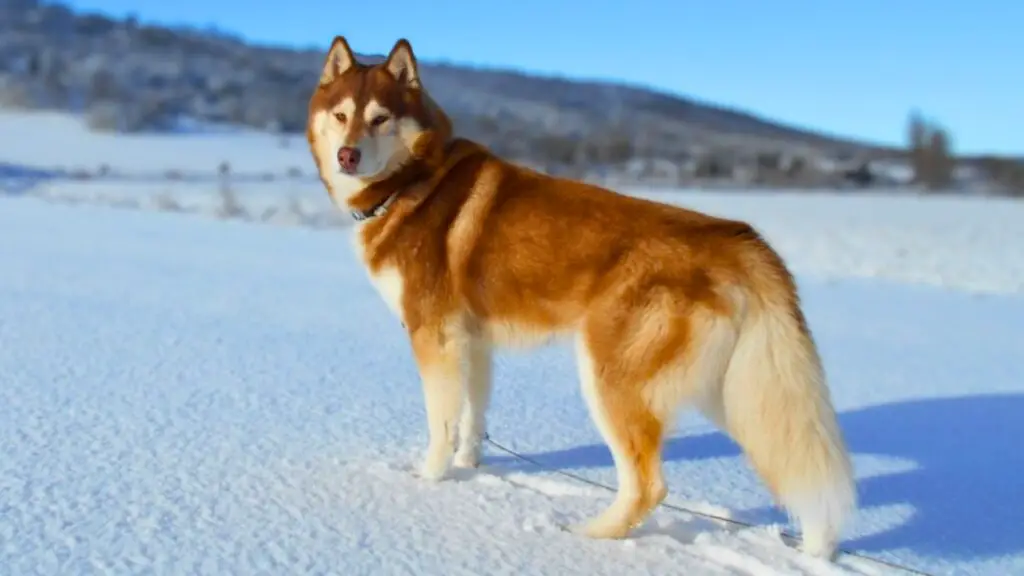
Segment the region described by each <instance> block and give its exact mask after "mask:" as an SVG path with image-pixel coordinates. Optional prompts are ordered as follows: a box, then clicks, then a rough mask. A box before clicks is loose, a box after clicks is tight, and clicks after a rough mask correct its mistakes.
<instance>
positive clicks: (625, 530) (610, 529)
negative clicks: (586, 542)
mask: <svg viewBox="0 0 1024 576" xmlns="http://www.w3.org/2000/svg"><path fill="white" fill-rule="evenodd" d="M568 530H569V532H571V533H573V534H576V535H577V536H584V537H586V538H594V539H598V540H606V539H620V538H625V537H626V536H628V535H629V532H630V526H628V525H626V524H623V523H622V522H618V521H616V519H615V518H613V517H611V516H608V515H602V516H598V517H597V518H593V519H591V520H589V521H586V522H582V523H580V524H573V525H571V526H569V527H568Z"/></svg>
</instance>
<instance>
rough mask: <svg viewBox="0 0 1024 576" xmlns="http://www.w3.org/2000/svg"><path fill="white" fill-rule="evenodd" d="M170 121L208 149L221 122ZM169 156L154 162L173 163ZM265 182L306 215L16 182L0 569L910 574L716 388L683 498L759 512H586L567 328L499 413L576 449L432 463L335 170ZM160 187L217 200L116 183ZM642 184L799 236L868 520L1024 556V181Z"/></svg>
mask: <svg viewBox="0 0 1024 576" xmlns="http://www.w3.org/2000/svg"><path fill="white" fill-rule="evenodd" d="M0 125H2V123H0ZM79 136H80V137H81V138H83V139H86V138H87V137H91V136H90V135H79ZM146 138H149V139H151V140H153V141H154V142H156V144H153V146H158V147H159V146H166V147H167V149H168V150H170V151H171V152H173V154H172V156H173V157H174V158H176V159H177V160H178V161H180V162H181V166H182V167H183V168H186V169H187V168H189V166H199V164H198V159H199V156H198V154H199V153H198V152H196V151H195V150H194V147H196V146H199V145H197V144H195V142H196V141H197V139H203V138H207V136H205V135H204V136H196V135H187V136H183V137H177V136H175V137H173V138H181V139H179V140H173V141H174V142H177V143H178V144H177V148H174V147H173V146H172V145H171V144H167V143H162V142H164V141H160V140H159V137H156V136H149V137H146ZM165 138H166V137H165ZM210 138H221V139H226V138H238V142H239V144H238V146H237V147H238V148H239V149H243V148H244V147H245V146H250V147H251V148H252V150H256V149H258V148H260V146H265V147H267V148H268V149H270V148H272V144H271V143H264V144H259V143H258V142H257V141H256V140H246V139H245V138H248V136H237V135H223V134H217V135H214V136H210ZM171 140H172V139H171V138H167V141H168V142H169V141H171ZM118 142H122V141H119V140H116V139H113V137H112V139H111V143H110V144H108V146H109V147H110V148H109V150H108V152H107V154H110V155H109V156H103V155H102V154H99V153H97V156H95V157H90V158H88V162H90V163H91V162H94V161H104V162H110V164H111V165H112V166H114V167H117V164H116V162H113V160H117V159H118V158H119V157H121V156H120V152H118V150H127V149H129V148H132V147H133V146H135V143H137V141H133V142H131V143H129V144H124V143H121V144H118ZM243 142H248V144H242V143H243ZM51 143H52V140H51ZM182 143H184V145H182ZM221 144H222V145H224V142H223V141H222V142H221ZM26 146H27V145H26ZM140 146H141V145H140ZM17 148H18V146H12V145H11V142H10V139H0V162H9V163H10V164H12V165H18V166H24V167H26V168H38V169H46V168H54V167H57V168H62V167H64V168H66V167H67V166H66V165H65V166H57V165H56V164H49V163H47V162H41V161H39V160H40V158H42V156H36V157H32V156H31V155H29V154H28V153H27V152H26V153H25V155H24V156H22V157H18V156H16V155H15V154H14V153H13V151H14V150H16V149H17ZM8 149H9V150H8ZM42 149H43V148H42V147H41V148H40V151H39V152H37V153H36V154H42V153H43V152H42ZM174 150H177V152H174ZM8 152H11V154H10V155H8ZM148 154H150V152H145V153H144V152H139V159H137V160H126V164H125V166H126V167H125V168H124V170H125V171H130V170H139V171H143V170H148V169H158V168H162V167H163V166H164V164H160V163H159V161H158V160H156V159H152V158H150V157H149V156H147V155H148ZM190 154H197V156H196V157H191V156H190ZM238 154H239V156H244V154H243V153H242V152H238ZM252 154H253V155H254V156H258V155H259V154H264V152H256V151H253V152H252ZM265 154H266V156H267V157H268V158H269V157H271V156H272V155H273V154H272V153H271V152H270V151H267V152H265ZM83 157H84V156H83ZM126 157H127V155H126ZM77 158H80V157H76V156H72V157H70V158H69V159H65V160H67V162H69V163H74V162H78V160H77ZM165 159H166V158H165ZM130 162H136V164H130ZM189 162H196V163H194V164H189ZM268 162H270V161H269V160H268ZM274 162H278V163H279V165H280V166H284V165H287V164H290V163H291V159H289V158H279V159H278V160H274ZM82 163H84V161H82ZM147 163H149V164H147ZM204 166H205V164H204ZM248 186H252V187H254V188H258V192H254V193H252V194H247V193H246V192H244V191H240V192H239V198H240V200H241V202H242V203H243V204H245V205H249V204H246V203H247V202H248V203H257V204H258V203H259V202H264V203H265V205H262V208H264V209H265V208H266V206H268V205H274V204H275V203H276V204H277V205H286V202H287V199H288V198H289V197H293V196H289V195H290V194H294V195H295V196H294V197H301V199H302V200H304V201H306V202H307V203H308V204H306V207H305V211H304V212H303V214H304V216H303V217H297V218H295V219H294V220H290V221H282V222H281V223H283V224H288V225H287V226H273V225H258V224H251V223H245V222H241V221H239V220H218V219H216V218H213V217H212V216H214V215H215V213H216V211H215V208H216V207H217V205H218V202H220V195H219V194H218V192H217V189H216V184H215V183H209V184H203V183H152V182H151V183H147V182H137V183H134V184H132V183H116V182H114V183H109V184H108V183H105V182H100V181H93V182H72V181H66V180H60V179H57V180H54V181H48V180H43V181H41V182H39V183H38V184H35V185H33V187H32V188H31V189H30V190H29V191H28V192H26V193H22V194H21V195H20V196H18V197H10V198H0V263H2V268H0V270H2V272H0V567H2V568H0V573H4V574H6V573H11V574H19V575H20V574H84V573H103V572H111V573H119V574H121V573H143V572H145V573H149V572H159V573H165V572H175V573H178V572H185V573H199V574H225V573H241V574H254V575H255V574H285V573H287V574H295V573H312V574H474V575H477V574H566V573H579V572H585V573H592V574H631V573H651V574H675V573H680V572H685V573H688V574H758V575H760V574H812V575H826V574H894V573H898V572H896V571H894V570H893V569H890V568H886V567H881V566H878V565H875V564H872V563H869V562H866V561H864V560H862V559H858V558H850V557H844V558H842V559H841V560H840V561H839V562H838V564H835V565H829V564H826V563H824V562H821V561H817V560H813V559H810V558H807V557H805V556H803V555H801V554H800V553H799V552H797V551H795V550H792V549H790V548H788V547H786V546H785V545H784V544H782V543H781V542H780V539H779V537H778V535H777V534H778V530H779V528H780V527H786V528H787V529H788V528H789V525H788V523H787V520H786V518H785V517H784V516H783V515H782V514H781V513H779V512H778V511H777V510H775V509H774V508H772V506H771V501H770V499H769V497H768V494H767V492H766V491H765V489H764V488H763V486H762V485H761V484H760V482H759V481H758V480H757V478H756V477H755V476H754V475H753V473H752V472H751V471H750V470H749V468H748V467H747V465H746V463H745V461H744V460H743V458H742V457H741V456H740V455H739V453H738V451H737V449H736V447H735V445H734V444H733V443H732V442H731V441H729V440H728V439H727V438H726V437H724V436H722V435H721V434H719V433H717V432H716V431H715V430H714V429H713V428H711V427H710V426H709V425H708V424H707V423H706V422H705V421H704V420H703V419H701V418H699V417H698V416H696V415H692V414H689V415H686V416H684V417H683V418H682V419H681V421H680V422H679V426H678V429H677V430H676V431H675V434H674V435H673V437H672V438H671V439H670V440H669V442H668V444H667V447H666V453H665V457H666V461H667V464H666V468H665V469H666V474H667V475H668V478H669V488H670V495H669V503H671V504H674V505H681V506H686V507H690V508H692V509H697V510H702V511H707V512H711V513H715V514H722V515H726V516H729V517H733V518H736V519H740V520H744V521H751V522H754V523H755V524H756V527H755V528H751V529H740V530H737V529H736V528H734V527H729V526H725V525H722V524H720V523H716V522H713V521H711V520H707V519H704V518H701V517H698V516H692V515H688V514H685V513H681V512H677V511H673V510H668V509H661V510H659V511H657V512H656V514H655V515H654V517H653V518H652V519H651V520H650V522H649V523H648V524H647V525H646V526H644V527H643V528H642V529H641V530H640V531H639V532H638V533H637V536H636V538H633V539H630V540H627V541H622V542H594V541H588V540H583V539H581V538H579V537H576V536H573V535H571V534H568V533H566V532H564V531H562V530H561V529H560V528H559V527H560V526H562V525H564V524H566V523H571V522H575V521H578V520H581V519H583V518H585V517H587V516H590V515H592V514H594V513H596V512H598V511H599V510H601V509H602V508H603V507H604V506H605V505H607V504H608V503H609V502H610V499H611V494H610V493H608V492H606V491H603V490H601V489H599V488H595V487H593V486H589V485H586V484H584V483H581V482H577V481H575V480H573V479H571V478H567V477H564V476H562V475H559V474H557V473H556V472H553V471H552V470H562V471H565V472H570V473H573V474H578V475H580V476H583V477H585V478H588V479H590V480H593V481H597V482H601V483H604V484H606V485H614V482H615V474H614V470H613V468H612V463H611V458H610V456H609V454H608V452H607V450H606V448H605V447H604V446H603V445H602V444H601V442H600V438H599V435H598V433H597V431H596V430H595V428H594V426H593V425H592V424H591V422H590V420H589V417H588V415H587V413H586V408H585V406H584V403H583V400H582V397H581V395H580V391H579V387H578V383H577V380H576V370H575V367H574V366H573V363H572V362H573V360H572V354H571V351H570V350H568V349H566V348H563V347H551V348H545V349H540V350H537V351H533V352H530V353H528V354H502V355H501V356H500V357H499V359H498V364H497V367H496V371H495V378H496V387H495V395H494V401H493V405H492V409H491V412H490V422H489V426H488V429H489V432H490V435H491V436H492V437H493V438H494V439H495V440H496V441H497V442H500V443H501V444H502V445H504V446H508V447H510V448H512V449H514V450H516V451H518V452H520V453H522V454H524V455H526V456H528V457H530V458H532V459H536V460H538V461H540V462H542V463H543V464H544V465H546V466H547V467H549V468H550V470H540V469H538V468H537V467H535V466H532V465H530V464H527V463H524V462H523V461H521V460H517V459H514V458H511V457H509V456H508V455H506V454H503V453H501V452H500V451H497V450H495V449H494V448H493V447H488V448H487V450H488V452H487V454H486V457H485V467H484V468H483V469H482V470H480V471H477V472H470V471H455V472H453V473H452V475H451V476H450V477H449V478H448V479H446V480H444V481H442V482H440V483H436V484H433V483H427V482H424V481H422V480H420V479H418V478H417V477H416V475H415V473H414V470H415V469H416V465H417V464H418V461H419V458H420V456H421V454H422V450H423V448H425V444H426V429H425V422H424V417H423V408H422V399H421V394H420V390H419V383H418V379H417V375H416V371H415V368H414V365H413V362H412V359H411V356H410V352H409V350H408V345H407V343H406V341H405V339H404V335H403V332H402V329H401V326H400V325H399V324H398V323H397V321H395V320H394V318H393V316H392V315H391V314H390V313H388V311H387V309H386V307H385V304H384V303H383V301H382V300H381V299H380V298H379V297H378V296H377V295H376V294H375V293H374V292H373V289H372V288H371V286H370V284H369V282H368V281H367V280H366V276H365V273H364V272H363V271H362V270H361V269H360V268H359V267H358V264H357V262H356V259H355V256H354V255H353V254H352V252H351V249H350V242H349V240H348V238H347V235H348V234H349V230H348V229H346V228H345V226H344V220H343V219H341V220H338V221H335V222H334V223H332V224H330V225H323V226H319V227H315V226H314V227H310V226H296V225H295V224H303V223H309V222H308V218H309V215H308V214H306V212H307V211H308V212H309V213H313V212H315V211H317V210H320V211H322V212H324V213H326V211H327V210H329V206H327V204H326V198H324V197H323V195H322V192H321V191H319V190H318V189H316V187H315V185H313V184H308V183H307V184H302V183H296V184H294V188H295V189H294V191H292V190H291V189H290V188H288V186H290V184H282V183H277V188H278V191H277V192H275V184H274V183H261V184H259V185H258V186H257V185H256V184H252V185H248V184H247V185H244V186H241V188H242V189H243V190H245V189H249V188H248ZM105 187H107V188H108V189H111V190H113V192H107V193H108V194H112V195H113V196H107V197H97V195H99V194H102V193H104V192H103V190H104V188H105ZM133 187H134V188H133ZM161 187H162V190H163V191H165V192H167V193H168V194H170V195H172V196H173V197H175V198H179V199H184V200H183V202H185V201H187V202H191V203H192V204H190V206H193V207H194V208H195V210H196V211H197V212H199V215H198V216H195V215H193V216H186V215H181V214H176V213H172V212H167V211H155V210H154V211H145V210H117V209H112V208H111V207H110V206H103V205H101V204H103V203H107V204H110V203H112V202H110V198H115V199H116V198H121V199H124V198H129V195H130V194H131V193H132V192H131V191H132V190H133V189H135V190H137V191H139V193H140V194H145V193H147V192H151V193H154V194H156V193H159V192H156V191H157V190H160V189H161ZM58 192H59V194H58ZM635 192H637V193H640V194H644V195H652V196H657V197H659V198H662V199H665V200H669V201H673V202H680V203H685V204H687V205H691V206H694V207H697V208H701V209H706V210H709V211H713V212H718V213H725V214H730V215H737V216H741V217H748V218H750V219H751V220H752V221H753V222H754V223H755V224H756V225H758V226H759V227H760V228H761V229H762V230H764V231H765V233H766V235H767V236H768V237H769V239H771V240H772V241H773V242H775V243H776V244H777V245H778V246H779V247H780V249H781V250H782V252H783V254H784V255H785V256H786V257H787V258H789V259H790V260H791V261H792V262H793V265H794V268H795V269H796V270H797V272H798V275H799V280H800V284H801V290H802V294H803V298H804V301H805V305H806V309H807V314H808V317H809V321H810V324H811V328H812V330H813V331H814V333H815V336H816V337H817V339H818V341H819V343H820V345H821V348H822V353H823V355H824V359H825V363H826V368H827V370H828V373H829V376H830V381H831V385H832V390H833V395H834V398H835V402H836V405H837V407H838V408H839V410H840V412H841V424H842V427H843V430H844V432H845V434H846V435H847V438H848V441H849V443H850V445H851V449H852V451H853V453H854V462H855V466H856V469H857V475H858V488H859V493H860V498H861V504H862V508H861V510H860V511H859V513H858V516H857V517H856V518H855V520H854V522H853V524H852V525H851V526H850V528H849V530H848V532H847V534H846V538H845V540H844V542H843V543H842V545H843V547H844V548H846V549H852V550H856V551H858V552H859V553H862V554H866V555H869V556H875V557H878V558H883V559H886V560H889V561H895V562H898V563H901V564H905V565H908V566H912V567H915V568H917V569H921V570H925V571H927V572H930V573H933V574H957V575H960V574H1011V573H1018V572H1022V571H1024V537H1022V531H1021V529H1022V527H1024V507H1022V505H1021V504H1022V502H1021V495H1022V494H1024V492H1022V491H1021V481H1020V478H1021V474H1022V472H1024V451H1021V450H1020V447H1019V446H1018V445H1017V444H1019V443H1020V441H1019V438H1021V437H1022V436H1024V420H1022V419H1021V416H1020V415H1021V414H1024V377H1022V376H1024V369H1022V368H1021V366H1020V362H1019V359H1020V358H1022V357H1024V294H1022V293H1024V250H1021V249H1020V246H1022V241H1024V238H1022V234H1024V227H1021V226H1020V225H1019V223H1020V222H1021V221H1024V210H1022V205H1021V204H1019V203H1018V204H1015V203H1012V202H1003V201H996V200H990V199H984V200H982V199H952V198H949V199H931V198H929V199H924V198H920V197H916V196H910V195H884V196H883V195H859V196H854V195H846V196H844V195H840V194H829V193H824V192H823V193H815V194H808V193H791V194H754V193H735V192H716V193H710V192H699V191H690V192H660V191H649V190H648V191H635ZM118 194H120V195H121V196H117V195H118ZM275 194H278V195H279V196H276V195H275ZM61 195H63V196H61ZM74 198H77V199H79V200H81V202H80V203H78V204H74V205H72V204H67V203H64V202H55V201H54V200H59V199H63V200H64V201H65V202H66V201H67V200H69V199H74ZM187 202H185V203H187ZM254 205H255V204H254ZM134 206H135V207H138V208H154V209H158V208H159V206H154V205H150V204H147V203H145V202H143V201H141V200H139V199H135V204H134ZM257 212H258V211H257Z"/></svg>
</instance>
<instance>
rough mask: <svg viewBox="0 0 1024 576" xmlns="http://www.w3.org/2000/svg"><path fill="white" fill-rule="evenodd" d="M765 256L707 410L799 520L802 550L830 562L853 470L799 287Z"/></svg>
mask: <svg viewBox="0 0 1024 576" xmlns="http://www.w3.org/2000/svg"><path fill="white" fill-rule="evenodd" d="M768 255H769V261H765V260H763V259H761V260H760V262H759V263H758V266H757V267H756V268H755V270H756V269H757V268H760V272H761V273H755V274H752V280H753V283H752V286H754V287H756V288H754V290H752V291H750V292H748V293H747V294H746V295H745V296H744V297H743V298H742V300H743V303H742V304H741V306H742V307H743V308H745V310H744V311H743V313H742V314H741V319H740V322H739V326H738V328H739V330H738V334H737V338H736V340H735V347H734V350H733V354H732V356H731V359H730V360H729V362H728V366H727V368H726V371H725V374H724V378H723V379H722V380H721V382H720V389H718V390H712V391H710V392H711V394H710V395H709V396H708V397H707V400H708V401H707V402H706V404H705V407H704V408H705V412H706V413H707V414H708V416H709V417H711V418H712V419H713V420H715V421H716V422H717V423H718V425H719V426H720V427H722V428H724V429H725V430H726V431H727V432H728V433H729V435H730V436H732V437H733V439H734V440H736V442H737V443H739V444H740V445H741V446H742V448H743V450H744V452H745V453H746V455H747V457H748V458H749V459H750V462H751V464H752V466H753V467H754V469H755V470H756V471H757V472H758V474H759V475H760V476H761V478H762V479H763V480H764V482H765V483H766V484H767V485H768V487H769V489H770V490H771V491H772V493H773V494H774V496H775V498H776V500H777V501H778V502H780V503H781V504H782V505H783V506H784V507H785V508H786V509H787V510H788V511H789V513H790V514H791V515H793V516H795V517H796V519H797V520H798V522H799V524H800V527H801V530H802V533H803V548H804V550H805V551H806V552H807V553H809V554H813V555H816V556H823V557H831V556H832V555H833V554H834V552H835V550H836V546H837V544H838V541H839V535H840V532H841V529H842V527H843V524H844V521H845V520H846V517H847V516H848V514H850V513H852V512H853V511H854V509H855V507H856V489H855V482H854V475H853V466H852V464H851V462H850V458H849V455H848V454H847V449H846V446H845V442H844V440H843V436H842V433H841V432H840V429H839V426H838V423H837V419H836V414H835V411H834V409H833V406H832V400H831V396H830V393H829V390H828V387H827V385H826V383H825V375H824V370H823V368H822V365H821V360H820V358H819V355H818V351H817V348H816V346H815V343H814V341H813V339H812V336H811V333H810V330H809V329H808V327H807V323H806V320H805V318H804V315H803V312H802V311H801V309H800V303H799V299H798V296H797V293H796V286H795V282H794V281H793V279H792V276H791V275H790V274H789V273H788V271H787V270H786V269H785V268H784V265H783V264H782V262H781V259H778V257H777V256H776V255H775V254H774V253H773V252H772V251H771V250H769V251H768ZM764 256H765V254H764V253H761V254H760V257H761V258H763V257H764ZM772 260H774V261H772ZM765 264H768V266H767V267H766V266H765Z"/></svg>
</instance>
